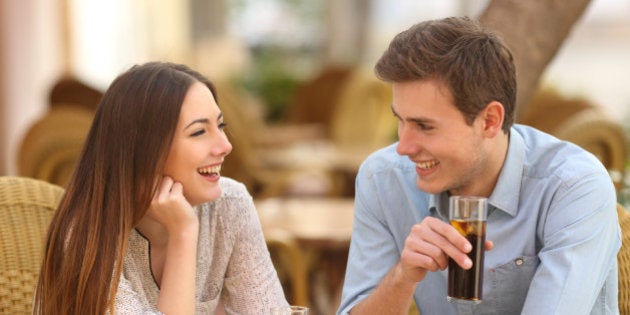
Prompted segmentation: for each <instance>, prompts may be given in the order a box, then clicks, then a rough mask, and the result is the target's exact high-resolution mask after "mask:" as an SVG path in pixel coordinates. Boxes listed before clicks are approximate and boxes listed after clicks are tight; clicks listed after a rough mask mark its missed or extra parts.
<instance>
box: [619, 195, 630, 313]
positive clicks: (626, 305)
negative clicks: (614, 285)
mask: <svg viewBox="0 0 630 315" xmlns="http://www.w3.org/2000/svg"><path fill="white" fill-rule="evenodd" d="M617 214H618V215H619V225H620V226H621V249H620V250H619V253H618V254H617V263H618V264H619V266H618V267H619V313H620V314H621V315H630V212H628V210H626V209H625V208H624V207H623V206H621V205H620V204H617Z"/></svg>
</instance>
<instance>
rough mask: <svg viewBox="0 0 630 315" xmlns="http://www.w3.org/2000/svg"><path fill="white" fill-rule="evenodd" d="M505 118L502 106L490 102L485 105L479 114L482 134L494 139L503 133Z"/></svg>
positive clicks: (495, 102)
mask: <svg viewBox="0 0 630 315" xmlns="http://www.w3.org/2000/svg"><path fill="white" fill-rule="evenodd" d="M504 118H505V109H504V108H503V104H501V103H499V102H497V101H492V102H490V103H488V105H486V108H484V109H483V111H482V112H481V119H482V126H483V133H484V134H485V135H486V136H488V137H494V136H496V135H497V134H498V133H501V132H503V130H502V129H501V127H502V126H503V119H504Z"/></svg>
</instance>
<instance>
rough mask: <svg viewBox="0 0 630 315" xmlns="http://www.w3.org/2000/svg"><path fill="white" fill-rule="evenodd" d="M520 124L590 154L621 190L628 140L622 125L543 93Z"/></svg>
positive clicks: (583, 104)
mask: <svg viewBox="0 0 630 315" xmlns="http://www.w3.org/2000/svg"><path fill="white" fill-rule="evenodd" d="M519 123H522V124H526V125H530V126H533V127H536V128H538V129H540V130H542V131H545V132H547V133H550V134H552V135H554V136H556V137H558V138H560V139H563V140H566V141H570V142H573V143H575V144H577V145H579V146H581V147H582V148H584V149H585V150H587V151H589V152H591V153H593V154H594V155H595V156H596V157H597V158H598V159H599V160H600V161H601V162H602V164H604V166H605V167H606V169H608V171H609V172H610V173H611V175H613V181H614V182H615V185H616V186H617V187H621V185H622V183H623V174H624V169H625V163H626V157H627V153H628V149H627V141H628V140H627V139H626V135H625V132H624V131H623V127H622V126H621V124H620V123H618V122H617V121H615V120H613V119H611V118H610V117H608V116H607V115H606V113H605V112H604V111H603V110H601V109H600V108H599V107H598V106H596V105H595V104H593V103H591V102H589V101H587V100H583V99H579V98H566V97H564V96H562V95H560V94H559V93H558V92H556V91H553V90H548V89H543V90H541V91H538V93H537V94H536V95H535V96H534V97H533V99H532V101H531V102H530V104H529V105H528V106H527V109H526V111H525V112H524V113H523V117H521V118H520V119H519Z"/></svg>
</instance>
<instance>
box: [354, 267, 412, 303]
mask: <svg viewBox="0 0 630 315" xmlns="http://www.w3.org/2000/svg"><path fill="white" fill-rule="evenodd" d="M416 286H417V283H413V282H409V281H405V280H403V278H402V277H401V275H400V266H399V264H396V265H395V266H394V268H392V269H391V270H390V271H389V272H388V273H387V275H385V277H384V278H383V280H382V281H381V283H380V284H379V285H378V287H377V288H376V290H374V292H372V294H370V296H368V297H367V298H366V299H365V300H363V301H361V302H360V303H359V304H357V305H356V306H354V307H353V308H352V310H350V314H352V315H357V314H360V315H366V314H379V315H380V314H407V313H408V312H409V306H410V305H411V299H412V298H413V292H414V291H415V289H416Z"/></svg>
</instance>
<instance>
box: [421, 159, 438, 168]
mask: <svg viewBox="0 0 630 315" xmlns="http://www.w3.org/2000/svg"><path fill="white" fill-rule="evenodd" d="M437 164H438V162H437V161H429V162H418V163H416V166H417V167H418V168H420V169H429V168H432V167H434V166H436V165H437Z"/></svg>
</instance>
